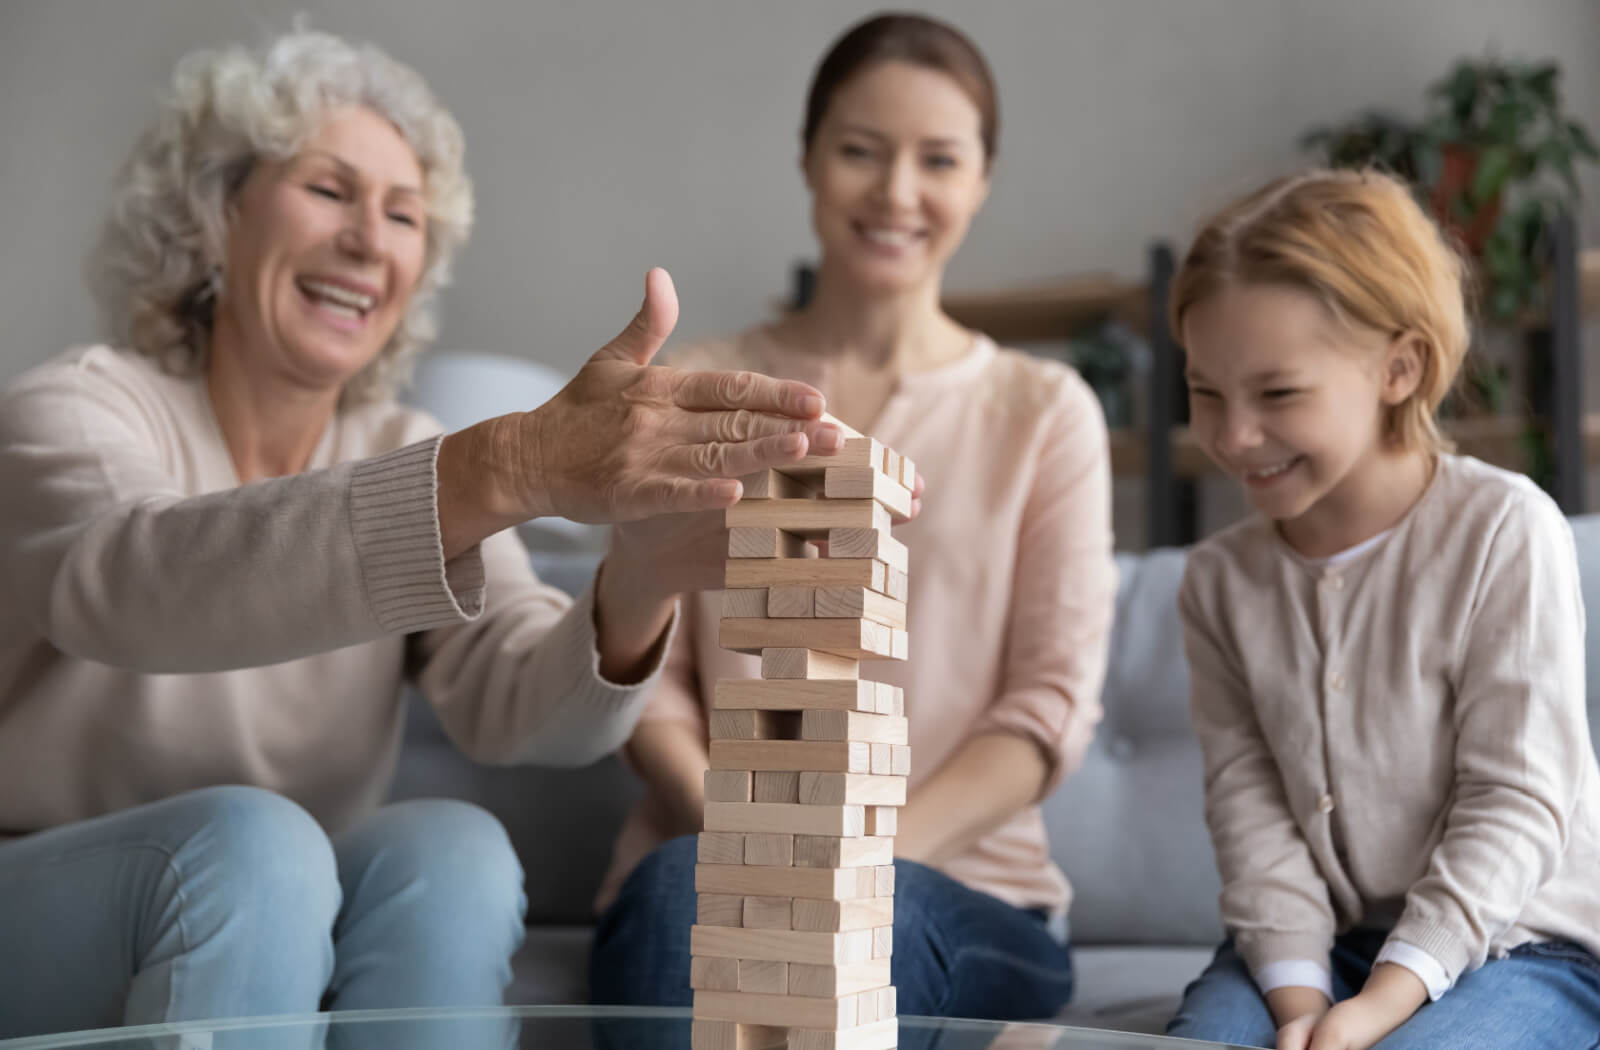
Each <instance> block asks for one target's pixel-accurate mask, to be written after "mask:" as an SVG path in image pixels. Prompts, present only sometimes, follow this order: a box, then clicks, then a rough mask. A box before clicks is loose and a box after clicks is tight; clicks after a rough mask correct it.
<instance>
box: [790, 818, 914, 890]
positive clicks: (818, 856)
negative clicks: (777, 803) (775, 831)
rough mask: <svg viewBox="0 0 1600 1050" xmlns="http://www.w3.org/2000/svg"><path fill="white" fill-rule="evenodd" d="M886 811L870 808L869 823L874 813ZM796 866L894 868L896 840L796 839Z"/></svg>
mask: <svg viewBox="0 0 1600 1050" xmlns="http://www.w3.org/2000/svg"><path fill="white" fill-rule="evenodd" d="M887 808H889V807H887V806H869V807H868V808H867V814H868V817H869V819H870V817H871V815H872V814H873V813H875V812H879V811H880V810H882V809H887ZM891 812H893V811H892V810H891ZM794 863H795V866H796V867H803V868H866V867H877V866H878V865H880V864H893V863H894V839H893V838H892V837H890V836H888V835H872V836H863V837H861V838H859V839H846V838H838V837H835V836H832V835H796V836H795V837H794ZM874 892H876V890H874Z"/></svg>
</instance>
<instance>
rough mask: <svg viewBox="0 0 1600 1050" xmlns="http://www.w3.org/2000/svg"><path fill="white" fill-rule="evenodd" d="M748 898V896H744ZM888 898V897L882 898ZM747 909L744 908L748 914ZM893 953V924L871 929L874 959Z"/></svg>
mask: <svg viewBox="0 0 1600 1050" xmlns="http://www.w3.org/2000/svg"><path fill="white" fill-rule="evenodd" d="M746 899H747V900H748V898H746ZM882 899H883V900H890V899H891V898H889V897H884V898H882ZM748 912H749V909H748V908H747V909H746V913H747V914H748ZM893 954H894V926H893V925H889V926H879V927H878V928H877V929H875V930H873V931H872V957H873V958H874V959H887V958H889V957H890V956H891V955H893Z"/></svg>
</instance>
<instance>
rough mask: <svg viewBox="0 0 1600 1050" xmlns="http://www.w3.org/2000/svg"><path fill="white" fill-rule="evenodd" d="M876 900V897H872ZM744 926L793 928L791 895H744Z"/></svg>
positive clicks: (753, 927) (763, 928)
mask: <svg viewBox="0 0 1600 1050" xmlns="http://www.w3.org/2000/svg"><path fill="white" fill-rule="evenodd" d="M872 899H873V900H876V899H877V898H875V897H874V898H872ZM744 928H745V929H747V930H792V929H794V898H793V897H746V898H745V899H744Z"/></svg>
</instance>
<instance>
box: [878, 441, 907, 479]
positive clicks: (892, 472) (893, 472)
mask: <svg viewBox="0 0 1600 1050" xmlns="http://www.w3.org/2000/svg"><path fill="white" fill-rule="evenodd" d="M902 458H903V457H902V456H901V455H900V453H898V452H896V451H895V450H894V449H892V448H886V449H884V450H883V472H884V473H885V474H887V475H889V477H891V478H893V479H894V480H895V481H898V482H900V483H901V484H902V485H904V484H905V482H903V481H900V474H901V469H900V461H901V459H902ZM910 487H911V486H910V485H906V488H910Z"/></svg>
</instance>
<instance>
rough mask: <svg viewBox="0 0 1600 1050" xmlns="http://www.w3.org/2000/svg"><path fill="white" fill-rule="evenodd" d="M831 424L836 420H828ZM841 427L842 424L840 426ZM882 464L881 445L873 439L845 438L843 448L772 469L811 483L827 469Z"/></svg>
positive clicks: (813, 454) (816, 454)
mask: <svg viewBox="0 0 1600 1050" xmlns="http://www.w3.org/2000/svg"><path fill="white" fill-rule="evenodd" d="M829 422H831V423H838V420H834V419H830V420H829ZM841 425H842V424H841ZM882 462H883V445H881V444H879V443H878V441H877V440H876V439H874V438H869V437H859V436H857V437H846V438H845V442H844V447H843V448H841V449H839V451H837V452H834V453H832V454H831V455H830V454H827V453H821V452H818V453H812V454H810V455H807V456H805V457H804V458H803V459H801V460H800V461H799V462H796V463H790V464H787V465H785V466H782V467H774V468H773V469H774V470H776V471H778V472H779V473H781V474H787V475H789V476H790V477H793V478H801V479H804V480H805V481H807V482H813V483H814V480H815V479H819V478H821V477H822V476H823V472H824V471H826V470H827V469H828V468H829V467H877V466H879V465H880V464H881V463H882Z"/></svg>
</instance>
